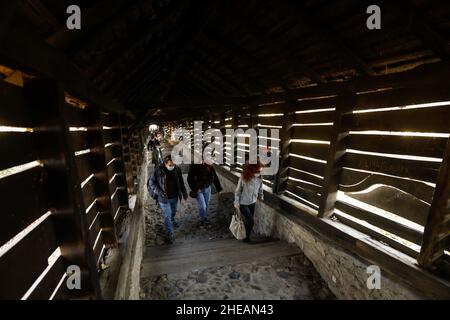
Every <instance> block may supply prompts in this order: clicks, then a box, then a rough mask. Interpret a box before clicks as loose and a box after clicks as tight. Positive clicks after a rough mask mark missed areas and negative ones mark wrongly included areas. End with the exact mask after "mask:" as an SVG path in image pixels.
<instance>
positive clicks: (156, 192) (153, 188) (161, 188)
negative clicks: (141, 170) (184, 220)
mask: <svg viewBox="0 0 450 320" xmlns="http://www.w3.org/2000/svg"><path fill="white" fill-rule="evenodd" d="M174 170H175V177H177V185H178V198H179V199H180V200H181V198H182V197H184V198H187V192H186V187H185V185H184V181H183V175H182V173H181V170H180V168H178V167H177V166H176V167H175V169H174ZM147 189H148V192H149V193H150V196H151V197H152V198H153V199H157V200H158V202H163V203H165V202H167V182H166V173H165V172H164V167H163V165H161V166H158V167H157V168H156V169H155V171H154V172H153V174H152V175H151V177H150V178H149V179H148V181H147Z"/></svg>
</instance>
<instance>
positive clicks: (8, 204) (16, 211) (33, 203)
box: [0, 167, 50, 245]
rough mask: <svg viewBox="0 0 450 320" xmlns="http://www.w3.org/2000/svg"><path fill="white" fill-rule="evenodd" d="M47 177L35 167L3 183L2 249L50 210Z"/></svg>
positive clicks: (5, 179) (0, 241)
mask: <svg viewBox="0 0 450 320" xmlns="http://www.w3.org/2000/svg"><path fill="white" fill-rule="evenodd" d="M45 179H46V174H45V172H44V169H43V168H41V167H35V168H33V169H30V170H26V171H23V172H20V173H17V174H14V175H11V176H8V177H5V178H2V179H0V194H1V195H2V199H4V201H2V207H1V212H2V214H1V223H0V245H3V244H4V243H5V242H7V241H8V240H10V239H11V238H12V237H14V236H15V235H16V234H18V233H19V232H20V231H22V230H23V229H25V227H27V226H28V225H29V224H30V223H32V222H33V221H35V220H36V219H38V218H39V217H40V216H42V215H43V214H45V213H46V212H47V211H48V210H49V209H50V208H49V204H48V198H47V196H48V195H47V188H46V185H45Z"/></svg>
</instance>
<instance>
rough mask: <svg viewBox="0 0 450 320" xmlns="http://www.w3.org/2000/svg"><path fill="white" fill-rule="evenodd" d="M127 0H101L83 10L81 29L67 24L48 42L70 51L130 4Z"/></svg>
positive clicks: (49, 38) (48, 39)
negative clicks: (71, 28)
mask: <svg viewBox="0 0 450 320" xmlns="http://www.w3.org/2000/svg"><path fill="white" fill-rule="evenodd" d="M129 4H130V2H129V1H127V0H100V1H97V2H96V3H95V4H94V5H93V6H92V7H91V8H90V9H88V10H85V11H83V17H82V28H81V30H77V31H75V32H74V31H72V30H69V29H68V28H67V27H66V26H65V25H63V26H61V28H60V29H59V30H58V31H56V32H55V33H54V34H52V35H51V36H50V37H48V38H47V43H48V44H50V45H52V46H53V47H55V48H58V49H61V50H62V51H66V52H68V51H70V48H71V47H72V46H73V45H75V44H76V43H77V42H79V41H83V39H84V38H85V37H87V36H88V35H89V33H91V32H92V31H93V30H96V28H97V27H98V26H99V25H101V24H102V23H105V21H108V20H109V19H110V18H111V17H112V16H113V15H114V14H115V13H117V12H120V11H121V10H122V9H123V8H124V7H125V6H129Z"/></svg>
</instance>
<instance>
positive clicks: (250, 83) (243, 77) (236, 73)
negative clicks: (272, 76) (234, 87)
mask: <svg viewBox="0 0 450 320" xmlns="http://www.w3.org/2000/svg"><path fill="white" fill-rule="evenodd" d="M195 48H196V49H198V50H200V52H202V53H203V54H205V55H207V56H209V57H216V63H215V65H218V64H220V66H221V67H222V68H224V69H225V70H226V71H227V74H231V77H232V78H233V77H234V78H236V79H237V81H238V82H239V83H240V84H239V85H238V86H239V87H240V88H242V90H244V91H245V93H246V95H251V94H252V93H251V92H250V90H249V89H248V88H249V87H250V88H252V89H253V90H254V91H256V92H258V91H259V90H262V88H258V87H256V86H255V84H254V82H255V81H254V80H252V79H250V77H248V75H247V74H246V73H245V72H243V70H237V69H236V67H235V66H232V65H231V64H230V63H228V62H227V61H224V60H223V59H221V58H220V54H221V53H222V52H218V51H212V50H209V49H207V48H206V47H205V45H204V44H203V43H196V45H195ZM230 80H231V81H232V82H233V83H236V81H235V80H233V79H230Z"/></svg>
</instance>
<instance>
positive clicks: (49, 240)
mask: <svg viewBox="0 0 450 320" xmlns="http://www.w3.org/2000/svg"><path fill="white" fill-rule="evenodd" d="M57 247H58V243H57V241H56V237H55V233H54V229H53V223H52V221H51V219H50V218H47V219H46V220H44V221H43V222H42V223H41V224H40V225H38V226H37V227H36V228H35V229H34V230H33V231H31V232H30V233H29V234H28V235H27V236H26V237H25V238H23V239H22V240H21V241H20V242H19V243H18V244H17V245H15V246H14V247H13V248H11V249H10V250H9V251H8V252H6V253H5V254H4V255H3V256H2V257H1V258H0V283H1V284H2V285H1V286H0V299H14V300H17V299H20V298H21V297H22V296H23V295H24V294H25V293H26V292H27V291H28V289H29V288H30V287H31V286H32V284H33V283H34V282H35V280H36V279H37V278H38V277H39V276H40V275H41V273H42V272H43V271H44V270H45V268H46V267H47V266H48V257H49V256H50V255H51V254H52V253H53V252H54V251H55V250H56V248H57Z"/></svg>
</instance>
